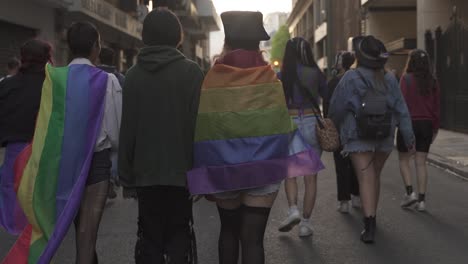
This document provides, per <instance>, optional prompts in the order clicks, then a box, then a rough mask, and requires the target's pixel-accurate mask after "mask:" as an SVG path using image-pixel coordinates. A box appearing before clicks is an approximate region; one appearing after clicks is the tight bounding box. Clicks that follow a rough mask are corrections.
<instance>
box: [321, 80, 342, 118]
mask: <svg viewBox="0 0 468 264" xmlns="http://www.w3.org/2000/svg"><path fill="white" fill-rule="evenodd" d="M343 75H344V74H339V75H337V76H335V77H333V78H332V79H331V80H330V81H328V91H327V95H326V96H325V97H324V98H323V116H324V117H328V108H330V100H331V98H332V96H333V93H334V92H335V89H336V87H337V86H338V84H339V83H340V81H341V78H342V77H343Z"/></svg>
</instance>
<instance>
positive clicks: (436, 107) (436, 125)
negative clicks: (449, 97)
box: [432, 82, 440, 142]
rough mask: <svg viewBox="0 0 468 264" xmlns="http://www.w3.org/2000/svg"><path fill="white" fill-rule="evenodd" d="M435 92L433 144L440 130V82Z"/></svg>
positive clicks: (437, 83)
mask: <svg viewBox="0 0 468 264" xmlns="http://www.w3.org/2000/svg"><path fill="white" fill-rule="evenodd" d="M435 85H436V87H435V92H434V96H433V97H434V113H433V115H434V119H433V121H432V142H434V140H435V139H436V137H437V134H438V132H439V128H440V86H439V82H436V83H435Z"/></svg>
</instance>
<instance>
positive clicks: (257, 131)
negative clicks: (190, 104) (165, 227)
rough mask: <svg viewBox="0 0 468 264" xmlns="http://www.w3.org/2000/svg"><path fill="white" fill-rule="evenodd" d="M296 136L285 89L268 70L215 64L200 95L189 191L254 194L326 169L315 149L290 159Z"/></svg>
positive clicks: (274, 74)
mask: <svg viewBox="0 0 468 264" xmlns="http://www.w3.org/2000/svg"><path fill="white" fill-rule="evenodd" d="M294 133H297V131H296V130H295V129H294V126H293V123H292V121H291V118H290V116H289V113H288V109H287V106H286V101H285V97H284V91H283V87H282V84H281V82H280V81H279V80H278V78H277V77H276V73H275V72H274V71H273V70H272V68H271V67H270V66H263V67H256V68H248V69H240V68H235V67H230V66H227V65H223V64H217V65H215V66H214V67H213V68H212V69H211V71H210V72H209V73H208V75H207V76H206V78H205V81H204V84H203V88H202V92H201V98H200V107H199V112H198V118H197V126H196V132H195V147H194V169H193V170H191V171H190V172H188V175H187V176H188V185H189V189H190V192H191V193H192V194H193V195H196V194H215V193H220V192H226V191H234V190H243V189H250V188H255V187H261V186H265V185H269V184H273V183H278V182H281V181H282V180H284V179H285V178H286V177H297V176H302V175H309V174H315V173H317V172H318V171H319V170H321V169H323V168H324V167H323V164H322V163H321V162H320V158H319V157H318V155H317V154H316V152H315V151H314V150H313V149H309V150H307V151H304V152H301V153H298V154H295V155H289V149H288V146H289V142H290V140H291V139H292V136H293V135H294Z"/></svg>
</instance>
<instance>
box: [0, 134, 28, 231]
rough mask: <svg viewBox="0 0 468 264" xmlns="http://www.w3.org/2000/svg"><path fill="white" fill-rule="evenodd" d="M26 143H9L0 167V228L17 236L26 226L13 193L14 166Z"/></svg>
mask: <svg viewBox="0 0 468 264" xmlns="http://www.w3.org/2000/svg"><path fill="white" fill-rule="evenodd" d="M27 146H28V143H25V142H21V143H9V144H8V145H7V147H6V152H5V160H4V162H3V166H0V226H1V227H3V228H4V229H5V230H6V231H7V232H8V233H10V234H13V235H18V234H19V233H21V232H22V231H23V229H24V227H25V226H26V224H27V219H26V216H25V215H24V213H23V210H22V209H21V206H20V205H19V202H18V198H17V197H16V191H15V188H14V186H15V173H14V164H15V161H16V159H17V158H18V156H19V154H20V153H21V152H22V151H23V150H24V149H25V148H26V147H27Z"/></svg>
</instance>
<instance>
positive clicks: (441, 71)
mask: <svg viewBox="0 0 468 264" xmlns="http://www.w3.org/2000/svg"><path fill="white" fill-rule="evenodd" d="M361 5H362V11H363V14H364V19H363V23H362V25H363V27H362V28H363V34H371V35H375V36H376V37H378V38H379V39H381V40H382V41H383V42H384V43H385V45H386V47H387V50H389V52H390V54H391V57H390V60H389V63H388V64H387V67H388V68H389V69H396V70H397V71H398V72H400V73H402V72H403V71H404V68H405V64H406V61H407V57H408V53H409V52H410V51H411V50H412V49H414V48H420V49H425V50H427V51H428V53H429V55H430V57H431V59H432V61H433V63H434V70H435V72H436V75H437V78H438V81H439V83H440V85H441V88H442V89H441V125H442V127H444V128H446V129H450V130H457V131H463V132H468V119H466V117H465V113H466V112H467V111H468V66H467V62H468V1H465V0H450V1H449V0H361Z"/></svg>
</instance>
